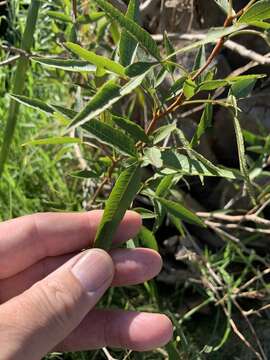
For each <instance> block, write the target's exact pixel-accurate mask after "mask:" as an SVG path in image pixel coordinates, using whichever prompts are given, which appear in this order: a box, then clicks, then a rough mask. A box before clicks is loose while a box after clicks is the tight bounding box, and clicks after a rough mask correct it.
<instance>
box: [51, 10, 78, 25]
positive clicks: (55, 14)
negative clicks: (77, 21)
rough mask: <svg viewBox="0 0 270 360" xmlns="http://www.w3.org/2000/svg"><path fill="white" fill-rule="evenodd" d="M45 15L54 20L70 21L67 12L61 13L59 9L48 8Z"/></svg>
mask: <svg viewBox="0 0 270 360" xmlns="http://www.w3.org/2000/svg"><path fill="white" fill-rule="evenodd" d="M47 15H49V16H50V17H51V18H53V19H55V20H60V21H63V22H68V23H72V18H71V17H70V16H69V15H67V14H63V13H61V12H60V11H52V10H49V11H47Z"/></svg>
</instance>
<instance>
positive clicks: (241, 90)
mask: <svg viewBox="0 0 270 360" xmlns="http://www.w3.org/2000/svg"><path fill="white" fill-rule="evenodd" d="M256 81H257V79H243V80H240V81H236V82H235V83H234V84H233V85H232V88H231V92H232V95H233V96H235V97H236V98H237V99H239V98H240V99H241V98H246V97H248V95H250V93H251V92H252V90H253V89H254V86H255V84H256Z"/></svg>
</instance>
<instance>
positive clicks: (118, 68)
mask: <svg viewBox="0 0 270 360" xmlns="http://www.w3.org/2000/svg"><path fill="white" fill-rule="evenodd" d="M65 45H66V47H67V48H68V49H69V50H70V51H72V52H73V53H74V54H76V55H77V56H79V57H80V58H81V59H83V60H86V61H88V62H89V63H90V64H94V65H95V66H96V67H101V68H104V69H106V70H108V71H110V72H112V73H115V74H117V75H120V76H124V75H125V69H124V67H123V66H122V65H121V64H119V63H117V62H115V61H113V60H111V59H108V58H107V57H105V56H101V55H97V54H95V53H94V52H93V51H89V50H86V49H84V48H82V47H81V46H80V45H78V44H73V43H71V42H68V43H66V44H65Z"/></svg>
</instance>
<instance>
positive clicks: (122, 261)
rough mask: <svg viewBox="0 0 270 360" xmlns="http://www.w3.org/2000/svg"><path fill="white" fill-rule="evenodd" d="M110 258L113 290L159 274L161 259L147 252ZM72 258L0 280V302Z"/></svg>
mask: <svg viewBox="0 0 270 360" xmlns="http://www.w3.org/2000/svg"><path fill="white" fill-rule="evenodd" d="M110 254H111V256H112V259H113V261H114V264H115V276H114V280H113V283H112V285H113V286H125V285H136V284H139V283H143V282H145V281H148V280H150V279H152V278H153V277H155V276H156V275H157V274H158V273H159V272H160V270H161V266H162V260H161V257H160V255H159V254H158V253H157V252H156V251H153V250H150V249H144V248H137V249H115V250H112V251H111V252H110ZM75 255H76V254H70V255H63V256H56V257H48V258H45V259H43V260H41V261H39V262H38V263H36V264H34V265H32V266H31V267H29V268H28V269H26V270H24V271H22V272H20V273H19V274H17V275H15V276H13V277H10V278H7V279H3V280H0V302H1V303H3V302H5V301H7V300H9V299H11V298H12V297H14V296H17V295H19V294H21V293H22V292H23V291H25V290H27V289H29V288H30V287H31V286H32V285H34V284H35V283H36V282H38V281H40V280H42V279H43V278H44V277H46V276H47V275H49V274H50V273H51V272H53V271H55V270H56V269H57V268H58V267H60V266H62V265H63V264H64V263H66V262H67V261H68V260H69V259H70V258H72V257H73V256H75Z"/></svg>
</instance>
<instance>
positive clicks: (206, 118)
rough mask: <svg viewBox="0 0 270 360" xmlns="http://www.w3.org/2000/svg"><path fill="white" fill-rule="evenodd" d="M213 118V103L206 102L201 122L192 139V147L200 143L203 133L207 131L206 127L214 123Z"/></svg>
mask: <svg viewBox="0 0 270 360" xmlns="http://www.w3.org/2000/svg"><path fill="white" fill-rule="evenodd" d="M212 118H213V105H212V104H206V105H205V108H204V111H203V114H202V117H201V120H200V123H199V125H198V127H197V129H196V133H195V134H194V136H193V138H192V140H191V143H190V145H191V147H195V146H197V145H199V143H200V138H201V137H202V136H203V134H204V133H205V132H206V129H208V128H209V127H211V125H212Z"/></svg>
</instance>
